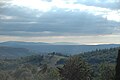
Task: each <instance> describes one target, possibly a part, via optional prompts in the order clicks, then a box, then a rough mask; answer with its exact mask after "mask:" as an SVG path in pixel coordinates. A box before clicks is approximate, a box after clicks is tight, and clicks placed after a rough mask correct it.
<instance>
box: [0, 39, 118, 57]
mask: <svg viewBox="0 0 120 80" xmlns="http://www.w3.org/2000/svg"><path fill="white" fill-rule="evenodd" d="M0 46H8V47H15V48H26V49H29V50H31V51H33V52H35V53H38V54H45V53H51V52H58V53H62V54H68V55H74V54H79V53H82V52H88V51H93V50H96V49H105V48H106V49H109V48H114V47H119V46H120V44H103V45H102V44H101V45H75V44H74V45H67V44H65V45H63V43H62V45H61V44H57V45H55V44H54V43H52V44H51V43H43V42H38V43H34V42H16V41H9V42H2V43H0Z"/></svg>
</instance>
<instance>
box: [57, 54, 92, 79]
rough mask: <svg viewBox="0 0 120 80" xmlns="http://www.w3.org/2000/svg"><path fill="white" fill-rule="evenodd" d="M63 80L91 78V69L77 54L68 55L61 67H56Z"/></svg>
mask: <svg viewBox="0 0 120 80" xmlns="http://www.w3.org/2000/svg"><path fill="white" fill-rule="evenodd" d="M58 69H59V73H60V76H61V77H62V79H63V80H92V70H91V68H90V66H89V65H88V63H86V62H85V61H83V60H82V58H81V57H79V56H73V57H70V58H69V59H68V60H67V62H66V63H65V64H64V66H63V67H62V68H58Z"/></svg>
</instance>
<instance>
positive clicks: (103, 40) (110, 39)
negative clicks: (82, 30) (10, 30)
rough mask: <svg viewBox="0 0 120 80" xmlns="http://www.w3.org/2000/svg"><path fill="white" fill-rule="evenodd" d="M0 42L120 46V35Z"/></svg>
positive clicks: (2, 39) (27, 38)
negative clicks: (114, 44)
mask: <svg viewBox="0 0 120 80" xmlns="http://www.w3.org/2000/svg"><path fill="white" fill-rule="evenodd" d="M0 37H2V38H0V41H26V42H49V43H53V42H72V43H73V42H75V43H78V44H87V45H91V44H92V45H96V44H113V43H116V44H120V41H119V40H120V35H92V36H52V37H51V36H47V37H45V36H43V37H16V36H0ZM93 39H94V40H93Z"/></svg>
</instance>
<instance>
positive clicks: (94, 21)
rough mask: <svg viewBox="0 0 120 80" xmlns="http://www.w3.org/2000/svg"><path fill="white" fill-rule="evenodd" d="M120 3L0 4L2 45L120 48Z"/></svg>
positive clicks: (9, 0) (19, 0)
mask: <svg viewBox="0 0 120 80" xmlns="http://www.w3.org/2000/svg"><path fill="white" fill-rule="evenodd" d="M119 4H120V0H89V1H88V0H0V42H5V41H25V42H47V43H54V42H72V43H78V44H88V45H89V44H92V45H94V44H95V45H96V44H120V5H119Z"/></svg>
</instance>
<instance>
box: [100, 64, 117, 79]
mask: <svg viewBox="0 0 120 80" xmlns="http://www.w3.org/2000/svg"><path fill="white" fill-rule="evenodd" d="M99 73H100V75H99V76H100V80H115V65H114V64H110V63H102V64H100V67H99Z"/></svg>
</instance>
